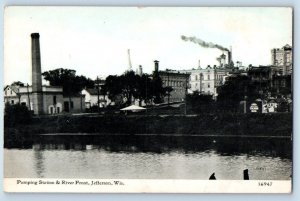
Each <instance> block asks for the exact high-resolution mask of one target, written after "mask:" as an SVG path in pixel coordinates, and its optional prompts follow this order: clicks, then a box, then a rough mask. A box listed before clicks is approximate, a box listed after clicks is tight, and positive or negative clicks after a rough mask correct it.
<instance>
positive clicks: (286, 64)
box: [271, 44, 293, 75]
mask: <svg viewBox="0 0 300 201" xmlns="http://www.w3.org/2000/svg"><path fill="white" fill-rule="evenodd" d="M271 54H272V58H271V65H273V66H276V67H277V69H278V72H280V74H281V75H290V74H292V70H293V48H292V46H290V45H288V44H286V45H285V46H283V47H282V48H280V49H279V48H274V49H272V50H271Z"/></svg>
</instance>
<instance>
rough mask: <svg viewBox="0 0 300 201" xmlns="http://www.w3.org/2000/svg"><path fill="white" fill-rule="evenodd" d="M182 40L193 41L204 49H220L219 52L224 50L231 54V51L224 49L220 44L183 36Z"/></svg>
mask: <svg viewBox="0 0 300 201" xmlns="http://www.w3.org/2000/svg"><path fill="white" fill-rule="evenodd" d="M181 39H182V40H184V41H191V42H193V43H196V44H198V45H200V46H202V47H205V48H218V49H219V50H223V51H227V52H229V49H227V48H226V47H223V46H221V45H218V44H214V43H212V42H205V41H203V40H201V39H199V38H196V37H194V36H193V37H187V36H183V35H182V36H181Z"/></svg>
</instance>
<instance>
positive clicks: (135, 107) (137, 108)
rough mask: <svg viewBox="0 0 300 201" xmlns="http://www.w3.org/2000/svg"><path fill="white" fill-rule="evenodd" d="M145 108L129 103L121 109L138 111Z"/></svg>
mask: <svg viewBox="0 0 300 201" xmlns="http://www.w3.org/2000/svg"><path fill="white" fill-rule="evenodd" d="M145 109H146V108H143V107H140V106H137V105H130V106H128V107H125V108H122V109H121V110H122V111H129V110H130V111H140V110H145Z"/></svg>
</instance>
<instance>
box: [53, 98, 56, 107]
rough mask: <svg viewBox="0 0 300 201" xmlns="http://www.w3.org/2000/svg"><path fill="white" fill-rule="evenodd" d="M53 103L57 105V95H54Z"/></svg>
mask: <svg viewBox="0 0 300 201" xmlns="http://www.w3.org/2000/svg"><path fill="white" fill-rule="evenodd" d="M53 104H54V105H56V96H53Z"/></svg>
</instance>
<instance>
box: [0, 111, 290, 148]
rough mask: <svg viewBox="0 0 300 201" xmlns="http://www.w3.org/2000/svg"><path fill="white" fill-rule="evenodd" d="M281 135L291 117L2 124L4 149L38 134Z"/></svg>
mask: <svg viewBox="0 0 300 201" xmlns="http://www.w3.org/2000/svg"><path fill="white" fill-rule="evenodd" d="M54 133H87V134H89V133H90V134H92V133H93V134H94V135H97V134H99V135H101V134H102V135H103V134H105V135H115V134H122V135H133V134H139V135H143V134H155V135H160V134H161V135H182V136H184V135H219V136H222V135H224V136H225V135H230V136H278V137H280V136H283V137H289V136H291V133H292V114H291V113H274V114H202V115H191V116H188V115H177V116H174V115H152V116H149V115H127V116H126V115H90V114H87V115H59V116H41V117H34V118H32V120H31V121H30V123H27V124H21V123H19V124H11V123H9V122H8V123H5V128H4V135H5V146H6V147H10V146H11V145H14V144H16V143H17V144H19V143H26V142H27V141H32V140H33V139H34V138H36V137H37V136H39V135H40V134H54Z"/></svg>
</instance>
